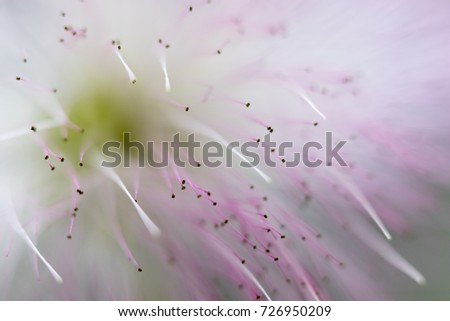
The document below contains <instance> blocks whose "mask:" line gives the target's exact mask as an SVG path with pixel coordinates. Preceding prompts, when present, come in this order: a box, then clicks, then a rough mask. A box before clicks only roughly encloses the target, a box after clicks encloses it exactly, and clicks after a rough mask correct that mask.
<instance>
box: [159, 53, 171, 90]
mask: <svg viewBox="0 0 450 321" xmlns="http://www.w3.org/2000/svg"><path fill="white" fill-rule="evenodd" d="M159 63H160V64H161V68H162V70H163V72H164V84H165V87H166V91H167V92H170V90H171V89H172V88H171V86H170V79H169V73H168V72H167V64H166V57H165V56H164V55H162V56H161V58H160V60H159Z"/></svg>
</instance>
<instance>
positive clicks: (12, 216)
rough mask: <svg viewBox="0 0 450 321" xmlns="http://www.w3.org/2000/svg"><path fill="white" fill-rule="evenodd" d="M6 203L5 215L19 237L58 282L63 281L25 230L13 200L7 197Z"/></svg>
mask: <svg viewBox="0 0 450 321" xmlns="http://www.w3.org/2000/svg"><path fill="white" fill-rule="evenodd" d="M4 200H5V202H4V203H3V204H5V203H6V206H7V208H6V213H5V217H6V220H7V221H8V223H9V224H10V226H11V227H12V228H13V229H14V231H15V232H16V233H17V235H19V237H20V238H21V239H22V240H23V241H24V242H25V243H26V244H27V245H28V246H29V247H30V248H31V250H32V251H33V252H34V253H35V254H36V255H37V256H38V257H39V258H40V259H41V261H42V262H43V263H44V265H45V266H46V267H47V269H48V270H49V272H50V274H51V275H52V276H53V278H54V279H55V280H56V282H58V283H62V282H63V279H62V277H61V276H60V275H59V274H58V273H57V272H56V270H55V269H54V268H53V267H52V266H51V265H50V263H48V261H47V260H46V259H45V258H44V257H43V256H42V254H41V253H40V252H39V250H38V249H37V247H36V245H34V243H33V241H31V239H30V237H29V236H28V234H27V232H26V231H25V230H24V228H23V227H22V225H21V224H20V222H19V219H18V218H17V215H16V213H15V210H14V205H13V204H12V200H11V199H9V198H7V197H5V199H4Z"/></svg>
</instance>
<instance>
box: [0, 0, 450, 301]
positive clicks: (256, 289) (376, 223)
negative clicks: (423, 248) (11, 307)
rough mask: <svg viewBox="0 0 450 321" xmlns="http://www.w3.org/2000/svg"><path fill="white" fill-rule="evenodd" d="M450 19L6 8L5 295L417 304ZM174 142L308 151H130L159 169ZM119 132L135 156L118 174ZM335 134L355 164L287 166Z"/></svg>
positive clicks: (419, 9) (430, 216) (391, 4)
mask: <svg viewBox="0 0 450 321" xmlns="http://www.w3.org/2000/svg"><path fill="white" fill-rule="evenodd" d="M449 18H450V4H449V3H448V1H444V0H435V1H433V3H432V4H431V3H426V2H423V1H419V0H413V1H411V0H409V1H406V0H400V1H384V0H383V1H377V2H371V3H369V2H367V1H356V0H342V1H335V2H333V3H330V2H329V1H272V0H264V1H256V0H245V1H237V0H231V1H230V0H227V1H224V0H190V1H144V0H139V1H111V0H108V1H106V0H84V1H82V0H81V1H75V0H63V1H61V0H58V1H56V0H52V1H26V0H14V1H2V2H1V3H0V27H1V28H0V35H1V37H0V45H1V48H2V50H1V51H0V57H1V59H0V66H1V69H0V70H1V71H0V97H1V98H0V99H1V107H2V111H1V116H2V117H1V119H0V151H1V160H0V165H1V166H0V175H1V176H0V177H1V184H0V221H1V223H0V224H1V225H0V248H1V249H2V250H3V251H4V256H5V258H2V259H1V260H0V272H1V273H0V298H1V299H39V300H40V299H64V300H71V299H74V300H80V299H82V300H85V299H94V300H98V299H117V300H122V299H128V300H147V299H176V300H183V299H201V300H212V299H217V300H220V299H249V300H255V299H260V300H271V299H276V300H300V299H305V300H312V299H391V298H397V299H399V298H400V299H405V298H408V297H409V296H408V295H406V294H405V293H401V291H397V292H396V291H394V290H395V288H398V287H402V286H405V287H407V288H409V289H410V288H411V287H410V285H409V284H410V283H413V282H415V283H417V284H418V285H416V286H417V288H419V287H420V285H423V284H425V278H426V277H427V275H423V274H422V273H421V272H420V271H419V269H418V268H416V266H415V264H414V263H415V262H420V260H419V259H417V258H419V257H420V253H418V254H417V256H413V257H408V260H407V259H405V258H404V257H403V256H402V247H401V246H400V244H401V241H402V240H403V241H405V240H406V241H407V240H408V238H412V237H414V235H415V234H416V233H417V232H418V231H420V230H421V229H422V228H424V227H425V226H427V224H428V223H427V222H430V221H431V222H439V217H438V215H437V214H436V213H438V212H439V211H441V210H442V208H444V205H445V204H444V202H443V199H442V197H441V196H440V195H439V194H440V193H438V192H436V191H437V190H438V189H441V190H444V189H447V188H448V187H449V182H450V180H449V175H448V171H447V170H446V163H447V159H448V156H449V155H448V144H449V135H448V129H447V128H448V125H447V121H448V117H449V115H450V112H449V109H448V105H449V103H450V91H449V84H450V75H449V72H448V70H450V62H449V60H448V57H449V56H450V43H449V42H448V39H449V37H450V19H449ZM327 133H332V136H330V135H328V134H327ZM125 134H126V135H127V136H125ZM176 134H179V135H180V136H179V137H182V139H183V140H186V139H187V137H188V136H189V135H190V134H195V137H196V139H197V140H199V143H201V144H206V143H207V142H215V143H217V144H218V145H219V146H227V145H228V143H229V142H241V143H245V142H253V143H254V148H253V151H254V152H255V153H256V154H257V155H259V156H261V159H262V158H263V157H264V153H265V149H264V147H263V139H264V137H270V139H272V140H273V141H274V142H278V143H281V142H293V144H294V148H292V149H287V150H285V151H281V150H278V149H277V148H273V150H271V151H270V153H269V154H270V155H269V156H270V157H271V159H272V160H273V161H274V162H275V164H276V166H269V165H268V164H267V163H262V162H260V163H259V164H257V165H256V166H253V167H243V166H239V162H240V161H242V160H243V161H244V162H247V161H248V159H247V158H246V156H245V155H243V154H242V153H240V152H239V151H237V150H236V149H233V151H231V150H228V151H229V152H230V153H231V155H232V156H233V157H232V159H231V160H232V161H233V163H232V166H220V167H212V166H206V165H205V164H204V162H203V161H200V160H203V158H202V155H199V153H197V154H195V155H189V153H187V152H186V151H183V150H181V152H180V153H181V154H180V155H178V156H180V157H181V158H182V159H184V160H186V161H189V164H188V165H187V166H186V167H180V166H177V163H176V157H175V156H176V155H175V154H174V152H173V151H171V152H170V153H169V165H168V166H165V167H162V168H156V167H154V166H149V165H148V164H146V163H145V164H141V163H140V158H139V157H137V156H138V155H137V154H138V153H137V152H141V151H140V150H139V147H137V146H136V144H134V143H136V142H141V143H142V144H144V146H147V145H146V142H152V143H153V150H151V151H150V155H152V156H153V157H154V160H160V159H162V157H163V156H164V155H163V150H162V147H163V146H164V142H172V141H173V137H174V136H175V135H176ZM267 135H269V136H267ZM124 137H127V138H130V139H131V141H128V147H129V151H130V152H129V153H128V152H127V149H126V148H125V149H118V152H119V153H120V154H121V155H123V156H127V159H129V160H130V162H129V164H126V163H122V164H121V165H120V166H118V167H113V168H111V167H107V166H102V162H104V161H105V160H107V159H108V157H109V156H110V155H106V154H105V153H104V151H105V150H104V148H103V147H104V146H105V144H106V143H108V142H115V141H118V142H122V141H123V139H124ZM330 137H332V140H333V141H331V138H330ZM326 140H327V142H326ZM339 141H346V143H345V145H343V144H342V145H341V147H342V148H341V150H340V152H342V154H341V156H342V157H343V158H344V159H345V162H346V164H342V163H340V162H336V161H332V160H327V161H326V162H325V163H323V164H322V165H321V166H317V167H308V166H305V165H304V164H299V165H298V166H295V167H289V166H286V163H288V162H289V160H291V159H292V158H293V156H294V153H295V152H298V150H295V147H296V146H300V145H301V144H304V143H306V142H317V143H321V146H326V145H327V144H328V145H329V144H330V143H332V145H336V144H338V142H339ZM217 144H216V146H217ZM328 145H327V146H328ZM315 146H317V145H315ZM123 147H126V146H123ZM266 150H267V149H266ZM316 151H317V153H315V154H314V155H312V154H311V155H309V158H308V160H311V161H314V160H316V159H320V158H321V156H323V154H322V153H321V152H324V151H325V148H324V150H320V149H319V148H317V147H316ZM326 151H327V152H329V148H328V147H327V148H326ZM145 152H146V153H147V152H149V151H148V150H146V151H145ZM300 152H301V150H300ZM266 156H267V155H266ZM194 158H195V159H194ZM231 160H230V159H228V161H231ZM142 165H144V166H142ZM346 165H347V166H346ZM434 224H436V223H434ZM403 244H404V242H403ZM399 293H400V294H399Z"/></svg>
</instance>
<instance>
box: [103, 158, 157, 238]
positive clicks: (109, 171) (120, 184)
mask: <svg viewBox="0 0 450 321" xmlns="http://www.w3.org/2000/svg"><path fill="white" fill-rule="evenodd" d="M100 170H101V172H102V173H103V174H104V175H105V176H106V177H108V178H109V179H110V180H112V181H113V182H114V183H116V184H117V186H118V187H119V188H120V189H121V190H122V191H123V192H124V193H125V195H127V196H128V198H129V199H130V200H131V203H132V204H133V206H134V208H135V209H136V212H137V213H138V215H139V218H140V219H141V220H142V222H143V223H144V225H145V227H146V228H147V230H148V231H149V232H150V234H151V235H152V236H153V237H158V236H160V235H161V230H160V229H159V228H158V226H156V224H155V223H153V221H152V220H151V219H150V218H149V217H148V215H147V213H145V211H144V210H143V209H142V207H140V206H139V204H138V203H136V202H135V200H134V198H133V196H132V195H131V193H130V192H129V191H128V189H127V188H126V186H125V184H124V183H123V181H122V180H121V179H120V177H119V176H118V175H117V174H116V172H114V170H112V169H109V168H105V167H103V166H101V165H100Z"/></svg>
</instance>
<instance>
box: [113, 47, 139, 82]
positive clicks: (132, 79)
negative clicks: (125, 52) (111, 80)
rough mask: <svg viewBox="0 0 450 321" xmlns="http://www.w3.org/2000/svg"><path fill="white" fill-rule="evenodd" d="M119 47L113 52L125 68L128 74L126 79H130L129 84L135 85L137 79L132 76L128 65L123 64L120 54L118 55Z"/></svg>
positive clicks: (132, 73)
mask: <svg viewBox="0 0 450 321" xmlns="http://www.w3.org/2000/svg"><path fill="white" fill-rule="evenodd" d="M119 48H121V47H120V45H119V46H117V49H115V50H114V52H115V53H116V55H117V57H118V58H119V60H120V62H121V63H122V65H123V67H124V68H125V70H126V72H127V74H128V78H129V79H130V82H131V83H132V84H135V83H136V81H137V79H136V75H135V74H134V72H133V70H131V68H130V67H129V66H128V64H127V63H126V62H125V60H124V59H123V57H122V55H121V53H120V51H119V50H120V49H119Z"/></svg>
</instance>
